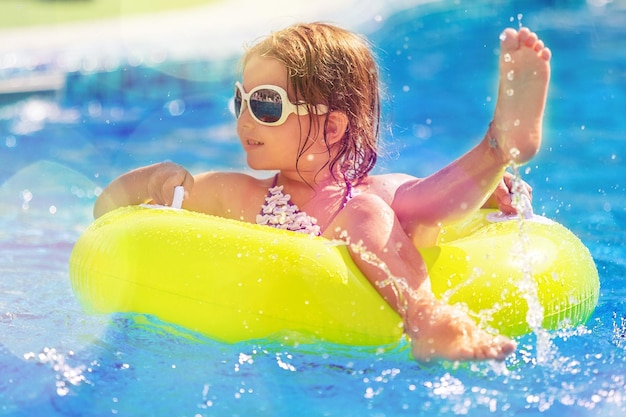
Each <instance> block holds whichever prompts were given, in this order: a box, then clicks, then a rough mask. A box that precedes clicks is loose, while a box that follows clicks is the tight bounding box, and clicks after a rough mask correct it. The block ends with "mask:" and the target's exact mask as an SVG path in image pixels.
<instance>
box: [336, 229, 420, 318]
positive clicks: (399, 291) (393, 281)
mask: <svg viewBox="0 0 626 417" xmlns="http://www.w3.org/2000/svg"><path fill="white" fill-rule="evenodd" d="M339 238H340V240H333V241H331V243H332V244H333V245H346V246H348V247H349V248H350V250H351V251H352V252H353V253H355V254H357V255H358V256H359V257H360V258H361V260H363V261H365V262H367V263H368V264H370V265H372V266H375V267H377V268H379V269H380V270H381V271H382V272H383V273H384V274H385V276H387V279H385V280H383V281H379V282H377V283H376V286H377V287H378V288H386V287H391V289H392V291H393V293H394V295H395V296H396V300H397V301H398V305H397V306H396V311H397V312H398V313H399V314H400V315H401V316H402V318H403V319H406V313H407V310H408V301H407V299H406V297H405V294H407V295H408V296H409V297H410V298H412V299H414V300H416V299H418V295H417V292H416V291H415V290H414V289H413V288H411V287H410V286H409V284H408V283H407V281H406V279H404V278H402V277H396V276H394V275H393V274H392V273H391V270H390V269H389V267H388V266H387V264H386V263H385V262H384V261H383V260H381V259H380V258H379V257H378V256H376V254H375V253H373V252H371V251H369V250H368V249H367V248H366V247H365V246H364V245H363V241H358V242H357V243H353V242H351V240H350V236H349V235H348V232H347V231H345V230H343V231H341V233H340V234H339Z"/></svg>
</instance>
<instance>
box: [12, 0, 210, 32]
mask: <svg viewBox="0 0 626 417" xmlns="http://www.w3.org/2000/svg"><path fill="white" fill-rule="evenodd" d="M211 2H212V1H211V0H0V29H6V28H11V27H23V26H34V25H42V24H57V23H64V22H70V21H77V20H89V19H100V18H115V17H121V16H128V15H134V14H140V13H153V12H154V13H156V12H162V11H167V10H172V9H182V8H187V7H193V6H200V5H203V4H207V3H211Z"/></svg>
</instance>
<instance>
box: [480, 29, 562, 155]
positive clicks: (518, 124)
mask: <svg viewBox="0 0 626 417" xmlns="http://www.w3.org/2000/svg"><path fill="white" fill-rule="evenodd" d="M500 39H501V41H502V42H501V45H500V48H501V52H500V85H499V87H498V102H497V103H496V110H495V115H494V119H493V123H492V125H491V127H490V133H489V135H490V137H491V138H494V139H496V140H497V143H498V146H499V149H500V150H501V151H502V156H503V158H504V159H505V160H506V161H507V162H508V161H511V160H512V161H513V162H515V163H517V164H524V163H526V162H528V161H529V160H530V159H531V158H532V157H533V156H535V154H536V153H537V151H539V146H540V145H541V125H542V121H543V112H544V108H545V103H546V95H547V91H548V83H549V81H550V58H551V56H552V53H551V52H550V49H548V48H546V47H545V46H544V44H543V41H541V40H540V39H539V38H538V37H537V35H536V34H535V33H533V32H531V31H530V30H528V28H521V29H520V30H519V32H517V31H516V30H515V29H506V30H505V31H504V32H503V33H502V35H501V36H500Z"/></svg>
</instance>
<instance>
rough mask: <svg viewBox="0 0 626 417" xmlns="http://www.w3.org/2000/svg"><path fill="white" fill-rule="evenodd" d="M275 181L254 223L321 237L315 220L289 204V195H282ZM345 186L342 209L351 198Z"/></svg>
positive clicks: (281, 190) (281, 189)
mask: <svg viewBox="0 0 626 417" xmlns="http://www.w3.org/2000/svg"><path fill="white" fill-rule="evenodd" d="M277 181H278V175H276V176H275V177H274V182H273V183H272V186H271V187H270V189H269V190H268V192H267V196H266V197H265V203H263V206H261V212H260V213H259V214H257V216H256V223H257V224H260V225H264V226H270V227H274V228H276V229H284V230H291V231H292V232H300V233H307V234H309V235H313V236H321V234H322V229H321V228H320V226H319V225H318V224H317V219H316V218H315V217H312V216H309V215H308V214H306V213H305V212H304V211H300V209H298V206H297V205H295V204H294V203H292V202H291V195H289V194H283V186H282V185H279V186H277V185H276V183H277ZM346 184H347V187H348V188H347V193H346V197H345V199H344V202H343V207H345V206H346V204H347V203H348V201H349V200H350V199H351V198H352V186H351V185H350V183H349V182H346Z"/></svg>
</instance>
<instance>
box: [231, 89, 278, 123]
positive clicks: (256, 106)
mask: <svg viewBox="0 0 626 417" xmlns="http://www.w3.org/2000/svg"><path fill="white" fill-rule="evenodd" d="M239 102H240V103H241V97H240V99H239ZM240 107H241V104H240ZM250 110H251V111H252V113H254V116H255V117H256V118H257V119H259V120H260V121H262V122H265V123H276V122H277V121H278V120H280V117H281V116H282V114H283V101H282V98H281V97H280V94H279V93H278V91H274V90H270V89H265V88H264V89H262V90H258V91H255V92H254V93H253V94H252V95H251V96H250ZM235 111H237V98H236V97H235Z"/></svg>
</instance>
